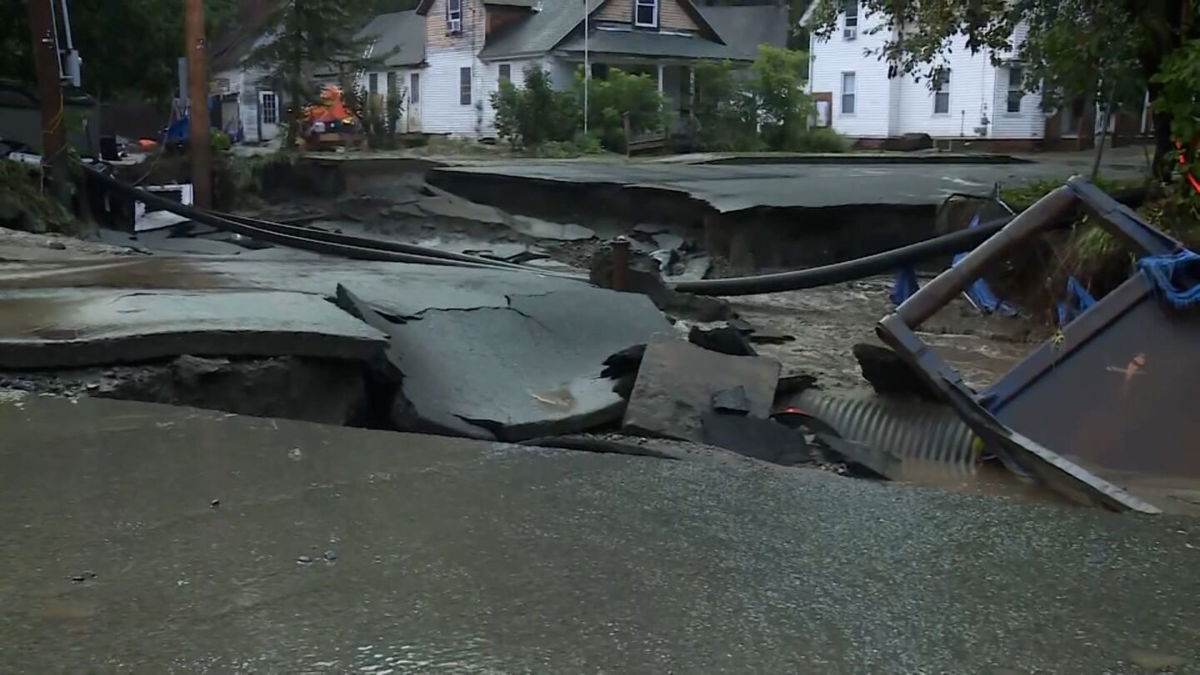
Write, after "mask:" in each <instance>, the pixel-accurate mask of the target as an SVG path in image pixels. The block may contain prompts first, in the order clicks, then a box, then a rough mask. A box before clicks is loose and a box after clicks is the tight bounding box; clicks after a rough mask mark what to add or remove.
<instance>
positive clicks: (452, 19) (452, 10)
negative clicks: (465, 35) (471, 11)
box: [446, 0, 462, 35]
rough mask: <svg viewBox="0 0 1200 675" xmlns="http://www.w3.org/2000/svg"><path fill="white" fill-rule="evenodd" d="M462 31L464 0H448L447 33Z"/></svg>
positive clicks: (452, 33)
mask: <svg viewBox="0 0 1200 675" xmlns="http://www.w3.org/2000/svg"><path fill="white" fill-rule="evenodd" d="M461 32H462V0H446V35H454V34H456V33H461Z"/></svg>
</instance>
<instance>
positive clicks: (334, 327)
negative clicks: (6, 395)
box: [0, 288, 386, 368]
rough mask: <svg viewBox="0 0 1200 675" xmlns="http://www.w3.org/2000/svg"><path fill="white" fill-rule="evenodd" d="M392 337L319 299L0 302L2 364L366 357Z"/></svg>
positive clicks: (38, 298) (256, 296) (86, 292)
mask: <svg viewBox="0 0 1200 675" xmlns="http://www.w3.org/2000/svg"><path fill="white" fill-rule="evenodd" d="M385 344H386V337H385V335H384V334H383V333H381V332H379V331H377V330H375V329H373V328H371V327H369V326H367V325H365V324H363V323H362V322H360V321H357V320H355V319H354V318H353V317H351V316H350V315H348V314H346V313H345V312H343V311H341V310H339V309H338V308H337V307H335V306H334V305H333V304H331V303H329V302H327V301H325V300H323V299H322V298H319V297H314V296H311V295H304V294H300V293H286V292H269V291H268V292H264V291H189V292H180V291H148V290H143V291H138V292H129V291H124V290H115V289H77V288H66V289H46V290H25V291H6V292H4V293H3V294H2V295H0V367H2V368H64V367H75V366H89V365H101V364H107V363H129V362H135V361H145V360H149V359H156V358H161V357H167V356H177V355H181V354H194V355H212V356H284V355H290V356H314V357H323V358H335V359H366V358H368V357H370V356H371V355H372V354H374V353H376V352H378V351H379V350H381V349H382V348H383V347H384V345H385Z"/></svg>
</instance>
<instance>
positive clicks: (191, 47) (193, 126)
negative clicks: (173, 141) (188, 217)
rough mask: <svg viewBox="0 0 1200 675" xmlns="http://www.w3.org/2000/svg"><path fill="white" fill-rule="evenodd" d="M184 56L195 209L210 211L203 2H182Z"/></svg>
mask: <svg viewBox="0 0 1200 675" xmlns="http://www.w3.org/2000/svg"><path fill="white" fill-rule="evenodd" d="M183 2H184V10H183V11H184V25H183V43H184V54H185V55H186V56H187V64H188V69H187V79H188V153H189V154H191V156H192V189H193V199H194V200H195V205H196V207H197V208H201V209H208V208H212V145H211V144H210V142H209V139H208V44H207V43H206V42H205V39H204V0H183Z"/></svg>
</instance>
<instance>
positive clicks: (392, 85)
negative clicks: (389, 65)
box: [387, 72, 397, 98]
mask: <svg viewBox="0 0 1200 675" xmlns="http://www.w3.org/2000/svg"><path fill="white" fill-rule="evenodd" d="M396 93H397V92H396V73H395V72H391V73H388V74H387V97H388V98H391V97H393V96H395V95H396Z"/></svg>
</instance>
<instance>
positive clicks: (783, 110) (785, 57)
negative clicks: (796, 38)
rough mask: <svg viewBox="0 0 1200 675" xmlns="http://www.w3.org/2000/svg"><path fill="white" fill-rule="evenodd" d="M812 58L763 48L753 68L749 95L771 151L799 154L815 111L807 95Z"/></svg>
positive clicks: (759, 50) (766, 47)
mask: <svg viewBox="0 0 1200 675" xmlns="http://www.w3.org/2000/svg"><path fill="white" fill-rule="evenodd" d="M807 72H808V55H807V54H805V53H804V52H798V51H793V50H790V49H784V48H782V47H772V46H770V45H759V47H758V57H757V58H756V59H755V60H754V64H753V65H751V66H750V81H749V84H748V91H749V93H750V94H751V95H752V96H753V98H754V101H755V110H756V112H757V114H758V125H759V128H760V133H761V134H762V137H763V141H764V142H765V143H766V145H767V147H768V148H770V149H771V150H799V149H801V146H802V143H803V141H802V138H803V136H804V135H805V127H806V126H807V124H808V117H809V114H810V112H811V110H812V101H811V99H810V98H809V97H808V95H807V94H805V93H804V77H805V74H806V73H807Z"/></svg>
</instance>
